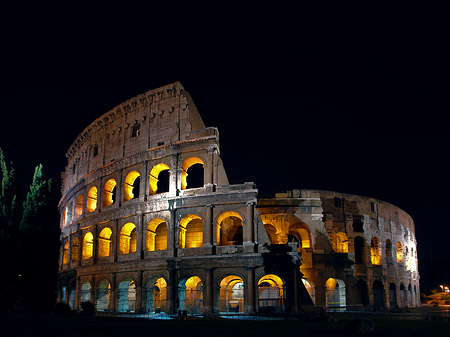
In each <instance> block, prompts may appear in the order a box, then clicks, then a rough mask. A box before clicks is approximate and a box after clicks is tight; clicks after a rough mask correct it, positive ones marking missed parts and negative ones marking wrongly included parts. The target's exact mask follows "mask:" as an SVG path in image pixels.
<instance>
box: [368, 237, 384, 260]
mask: <svg viewBox="0 0 450 337" xmlns="http://www.w3.org/2000/svg"><path fill="white" fill-rule="evenodd" d="M370 261H371V262H372V264H373V265H381V248H380V241H379V240H378V238H377V237H375V236H374V237H373V238H372V240H371V241H370Z"/></svg>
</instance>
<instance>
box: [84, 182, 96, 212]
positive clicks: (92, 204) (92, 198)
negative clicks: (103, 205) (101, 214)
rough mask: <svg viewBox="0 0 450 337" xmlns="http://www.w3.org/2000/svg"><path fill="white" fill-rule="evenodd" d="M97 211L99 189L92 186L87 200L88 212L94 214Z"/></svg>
mask: <svg viewBox="0 0 450 337" xmlns="http://www.w3.org/2000/svg"><path fill="white" fill-rule="evenodd" d="M96 209H97V187H96V186H92V187H91V188H90V189H89V192H88V196H87V200H86V212H87V213H92V212H94V211H95V210H96Z"/></svg>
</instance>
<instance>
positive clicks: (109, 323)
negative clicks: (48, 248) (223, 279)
mask: <svg viewBox="0 0 450 337" xmlns="http://www.w3.org/2000/svg"><path fill="white" fill-rule="evenodd" d="M348 323H349V321H345V320H342V321H337V322H306V321H295V320H288V321H238V320H212V319H211V320H209V319H204V320H187V321H178V320H173V321H149V320H144V319H130V318H128V319H127V318H112V317H92V318H88V317H57V316H39V317H34V316H25V315H22V316H20V315H9V314H6V315H2V316H1V318H0V324H1V325H2V328H1V330H0V335H1V336H4V337H6V336H20V337H27V336H33V337H38V336H46V337H52V336H58V337H60V336H64V337H72V336H73V337H91V336H95V337H100V336H108V337H115V336H121V337H123V336H139V337H146V336H148V337H150V336H152V337H155V336H182V337H194V336H195V337H203V336H217V337H222V336H223V337H225V336H227V337H241V336H242V337H244V336H245V337H252V336H259V337H260V336H276V337H284V336H289V337H292V336H299V335H303V336H305V335H306V336H308V335H311V336H317V337H321V336H355V334H352V333H349V332H348V330H347V325H348ZM374 323H375V332H374V333H373V334H370V336H384V337H389V336H395V337H402V336H408V337H415V336H433V337H439V336H446V337H448V336H450V322H442V321H406V320H374ZM5 326H6V331H5V329H4V328H5Z"/></svg>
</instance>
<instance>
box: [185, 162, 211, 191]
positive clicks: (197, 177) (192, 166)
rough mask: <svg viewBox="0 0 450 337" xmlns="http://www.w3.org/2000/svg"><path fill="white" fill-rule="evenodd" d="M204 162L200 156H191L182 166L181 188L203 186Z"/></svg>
mask: <svg viewBox="0 0 450 337" xmlns="http://www.w3.org/2000/svg"><path fill="white" fill-rule="evenodd" d="M204 165H205V164H204V163H203V161H202V160H201V159H200V158H197V157H191V158H188V159H186V160H185V161H184V163H183V165H182V166H181V189H182V190H185V189H188V188H197V187H203V185H204Z"/></svg>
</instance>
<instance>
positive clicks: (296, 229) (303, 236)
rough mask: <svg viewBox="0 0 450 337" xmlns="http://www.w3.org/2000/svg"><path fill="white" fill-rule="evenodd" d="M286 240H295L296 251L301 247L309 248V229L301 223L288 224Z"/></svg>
mask: <svg viewBox="0 0 450 337" xmlns="http://www.w3.org/2000/svg"><path fill="white" fill-rule="evenodd" d="M288 242H297V244H298V251H301V249H302V248H311V235H310V231H309V229H308V228H307V227H306V226H305V225H304V224H303V223H296V224H292V225H290V226H289V232H288Z"/></svg>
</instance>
